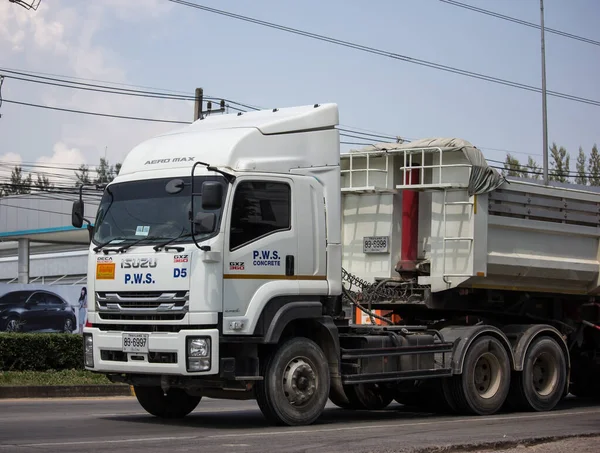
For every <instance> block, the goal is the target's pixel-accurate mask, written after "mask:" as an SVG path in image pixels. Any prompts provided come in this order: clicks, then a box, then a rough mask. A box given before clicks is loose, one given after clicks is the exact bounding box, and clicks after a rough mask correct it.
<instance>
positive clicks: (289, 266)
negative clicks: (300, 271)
mask: <svg viewBox="0 0 600 453" xmlns="http://www.w3.org/2000/svg"><path fill="white" fill-rule="evenodd" d="M285 275H287V276H291V275H294V255H287V256H286V257H285Z"/></svg>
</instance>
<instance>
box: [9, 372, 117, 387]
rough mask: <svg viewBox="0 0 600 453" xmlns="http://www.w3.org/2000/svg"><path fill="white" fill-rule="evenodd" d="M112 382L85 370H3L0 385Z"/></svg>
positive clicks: (94, 383)
mask: <svg viewBox="0 0 600 453" xmlns="http://www.w3.org/2000/svg"><path fill="white" fill-rule="evenodd" d="M97 384H112V383H111V382H110V381H109V380H108V379H107V378H106V376H104V375H102V374H97V373H92V372H90V371H85V370H60V371H4V372H2V373H0V386H8V385H22V386H26V385H97Z"/></svg>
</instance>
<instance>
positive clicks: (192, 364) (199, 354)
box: [187, 337, 210, 371]
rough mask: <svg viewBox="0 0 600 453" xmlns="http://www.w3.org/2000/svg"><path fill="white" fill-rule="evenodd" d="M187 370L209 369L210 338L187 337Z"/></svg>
mask: <svg viewBox="0 0 600 453" xmlns="http://www.w3.org/2000/svg"><path fill="white" fill-rule="evenodd" d="M187 369H188V371H208V370H210V338H206V337H204V338H188V339H187Z"/></svg>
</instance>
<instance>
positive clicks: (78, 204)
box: [71, 200, 84, 228]
mask: <svg viewBox="0 0 600 453" xmlns="http://www.w3.org/2000/svg"><path fill="white" fill-rule="evenodd" d="M83 209H84V205H83V200H77V201H74V202H73V208H72V209H71V223H72V224H73V226H74V227H75V228H81V227H82V226H83Z"/></svg>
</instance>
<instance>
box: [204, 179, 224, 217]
mask: <svg viewBox="0 0 600 453" xmlns="http://www.w3.org/2000/svg"><path fill="white" fill-rule="evenodd" d="M221 206H223V186H222V185H221V183H218V182H215V181H205V182H204V183H203V184H202V209H204V210H205V211H210V210H212V209H220V208H221Z"/></svg>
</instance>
